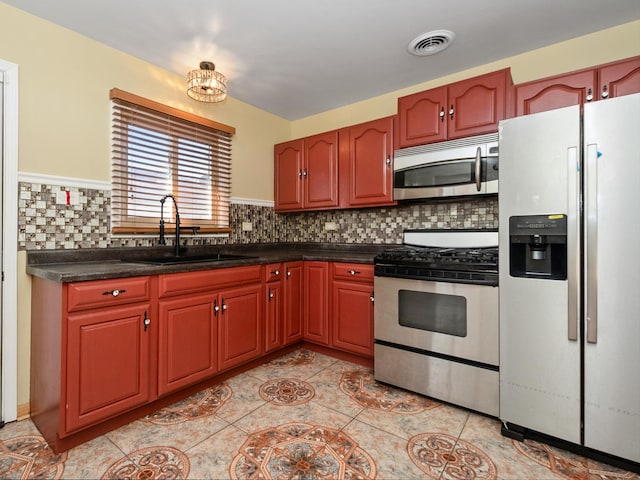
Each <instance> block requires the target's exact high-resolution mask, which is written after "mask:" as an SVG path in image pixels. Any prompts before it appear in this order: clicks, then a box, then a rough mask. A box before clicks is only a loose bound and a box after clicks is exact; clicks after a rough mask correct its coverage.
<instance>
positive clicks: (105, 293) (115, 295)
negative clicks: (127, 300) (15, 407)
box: [102, 289, 126, 297]
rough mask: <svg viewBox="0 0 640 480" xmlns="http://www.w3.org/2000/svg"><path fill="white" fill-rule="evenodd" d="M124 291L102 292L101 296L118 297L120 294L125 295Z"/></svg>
mask: <svg viewBox="0 0 640 480" xmlns="http://www.w3.org/2000/svg"><path fill="white" fill-rule="evenodd" d="M125 292H126V290H118V289H115V290H107V291H106V292H102V295H111V296H113V297H117V296H118V295H120V294H121V293H125Z"/></svg>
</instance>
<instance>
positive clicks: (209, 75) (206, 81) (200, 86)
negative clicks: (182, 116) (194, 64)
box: [187, 62, 227, 103]
mask: <svg viewBox="0 0 640 480" xmlns="http://www.w3.org/2000/svg"><path fill="white" fill-rule="evenodd" d="M187 95H189V96H190V97H191V98H193V99H195V100H198V101H199V102H208V103H215V102H221V101H223V100H224V99H225V98H226V97H227V79H226V78H225V76H224V75H222V74H221V73H219V72H216V66H215V65H214V64H213V63H212V62H200V68H199V69H197V70H191V71H190V72H189V73H188V74H187Z"/></svg>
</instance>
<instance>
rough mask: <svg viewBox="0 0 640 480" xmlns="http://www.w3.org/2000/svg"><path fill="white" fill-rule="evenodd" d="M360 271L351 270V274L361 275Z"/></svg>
mask: <svg viewBox="0 0 640 480" xmlns="http://www.w3.org/2000/svg"><path fill="white" fill-rule="evenodd" d="M359 274H360V272H359V271H358V270H349V275H359Z"/></svg>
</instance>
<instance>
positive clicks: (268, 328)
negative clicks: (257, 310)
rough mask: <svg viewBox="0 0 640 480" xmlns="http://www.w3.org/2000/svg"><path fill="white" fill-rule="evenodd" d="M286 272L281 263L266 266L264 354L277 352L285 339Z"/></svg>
mask: <svg viewBox="0 0 640 480" xmlns="http://www.w3.org/2000/svg"><path fill="white" fill-rule="evenodd" d="M283 278H284V270H283V267H282V264H281V263H272V264H269V265H265V290H266V291H265V292H264V295H265V302H264V312H265V313H264V353H269V352H271V351H273V350H277V349H278V348H280V347H282V345H283V337H284V310H283V307H284V305H283V302H284V290H283V286H282V282H283Z"/></svg>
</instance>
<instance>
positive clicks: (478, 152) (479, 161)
mask: <svg viewBox="0 0 640 480" xmlns="http://www.w3.org/2000/svg"><path fill="white" fill-rule="evenodd" d="M481 167H482V151H481V150H480V147H478V149H477V150H476V190H477V191H478V192H479V191H480V188H481V182H480V175H481V171H480V168H481Z"/></svg>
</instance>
